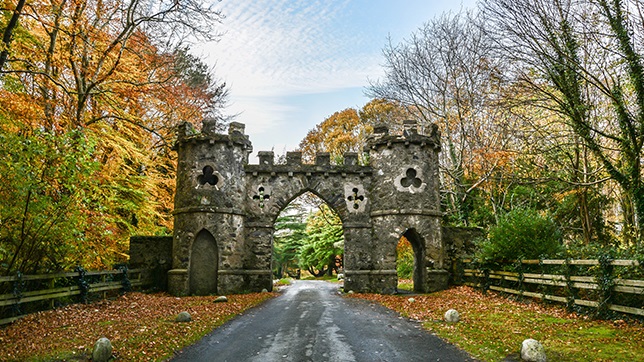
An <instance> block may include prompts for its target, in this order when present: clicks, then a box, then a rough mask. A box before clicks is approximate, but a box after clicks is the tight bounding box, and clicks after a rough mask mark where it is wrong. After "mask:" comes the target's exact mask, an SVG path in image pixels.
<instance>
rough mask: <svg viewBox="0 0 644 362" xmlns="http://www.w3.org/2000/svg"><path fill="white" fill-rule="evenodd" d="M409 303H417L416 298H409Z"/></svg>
mask: <svg viewBox="0 0 644 362" xmlns="http://www.w3.org/2000/svg"><path fill="white" fill-rule="evenodd" d="M407 301H408V302H409V303H413V302H415V301H416V299H414V298H409V299H407Z"/></svg>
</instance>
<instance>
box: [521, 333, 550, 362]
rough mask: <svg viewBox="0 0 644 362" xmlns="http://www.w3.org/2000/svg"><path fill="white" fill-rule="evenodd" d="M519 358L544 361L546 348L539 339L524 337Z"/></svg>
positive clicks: (538, 361) (536, 361)
mask: <svg viewBox="0 0 644 362" xmlns="http://www.w3.org/2000/svg"><path fill="white" fill-rule="evenodd" d="M521 360H523V361H528V362H546V349H545V348H543V345H542V344H541V343H539V341H537V340H534V339H532V338H529V339H526V340H525V341H523V343H522V344H521Z"/></svg>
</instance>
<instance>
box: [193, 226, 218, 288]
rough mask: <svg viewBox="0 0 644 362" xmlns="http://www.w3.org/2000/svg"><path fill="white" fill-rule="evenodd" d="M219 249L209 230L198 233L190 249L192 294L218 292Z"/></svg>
mask: <svg viewBox="0 0 644 362" xmlns="http://www.w3.org/2000/svg"><path fill="white" fill-rule="evenodd" d="M218 269H219V250H218V249H217V242H216V241H215V238H214V237H213V236H212V234H211V233H210V232H209V231H208V230H205V229H203V230H201V231H200V232H199V233H197V236H196V237H195V239H194V241H193V242H192V247H191V249H190V264H189V266H188V281H189V294H190V295H209V294H215V293H217V273H218Z"/></svg>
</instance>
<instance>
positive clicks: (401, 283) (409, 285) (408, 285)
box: [398, 279, 414, 292]
mask: <svg viewBox="0 0 644 362" xmlns="http://www.w3.org/2000/svg"><path fill="white" fill-rule="evenodd" d="M398 289H400V290H408V291H410V292H413V291H414V282H413V281H411V280H407V279H400V280H398Z"/></svg>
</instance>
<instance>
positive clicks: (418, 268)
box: [396, 228, 425, 293]
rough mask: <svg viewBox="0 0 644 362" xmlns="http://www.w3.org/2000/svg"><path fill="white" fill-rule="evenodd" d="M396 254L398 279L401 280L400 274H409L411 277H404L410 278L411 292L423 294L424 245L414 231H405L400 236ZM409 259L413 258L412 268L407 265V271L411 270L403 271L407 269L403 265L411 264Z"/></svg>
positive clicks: (411, 229)
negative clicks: (411, 283)
mask: <svg viewBox="0 0 644 362" xmlns="http://www.w3.org/2000/svg"><path fill="white" fill-rule="evenodd" d="M409 249H411V250H409ZM396 254H397V260H396V263H397V267H396V269H397V270H398V273H399V275H398V278H401V273H404V274H406V272H409V274H411V275H409V274H406V275H405V277H407V276H411V279H412V282H413V288H412V290H413V291H414V292H419V293H422V292H424V289H423V285H424V278H425V273H423V268H424V262H423V261H424V260H425V243H424V241H423V239H422V237H421V236H420V235H419V234H418V232H417V231H416V230H415V229H413V228H410V229H407V230H405V232H404V233H403V234H402V235H401V238H400V239H399V241H398V245H397V248H396ZM411 258H413V266H412V265H409V269H411V270H405V269H407V268H406V267H405V266H406V265H403V264H408V263H412V261H411V260H410V259H411Z"/></svg>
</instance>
